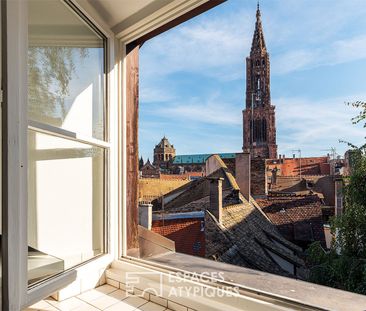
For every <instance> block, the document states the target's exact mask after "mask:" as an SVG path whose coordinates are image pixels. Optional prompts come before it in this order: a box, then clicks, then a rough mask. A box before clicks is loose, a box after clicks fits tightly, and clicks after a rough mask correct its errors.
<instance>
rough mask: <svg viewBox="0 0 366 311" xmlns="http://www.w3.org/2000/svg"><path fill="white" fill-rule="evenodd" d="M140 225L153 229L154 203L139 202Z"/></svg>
mask: <svg viewBox="0 0 366 311" xmlns="http://www.w3.org/2000/svg"><path fill="white" fill-rule="evenodd" d="M139 225H140V226H143V227H145V228H146V229H147V230H151V227H152V204H150V203H147V204H145V203H140V204H139Z"/></svg>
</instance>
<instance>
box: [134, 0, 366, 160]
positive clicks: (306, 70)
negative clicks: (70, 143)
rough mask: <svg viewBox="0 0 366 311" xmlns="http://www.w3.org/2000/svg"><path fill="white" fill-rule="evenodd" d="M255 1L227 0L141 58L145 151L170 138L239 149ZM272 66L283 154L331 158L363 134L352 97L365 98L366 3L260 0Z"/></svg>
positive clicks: (156, 42) (199, 149) (203, 149)
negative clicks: (354, 121) (356, 121)
mask: <svg viewBox="0 0 366 311" xmlns="http://www.w3.org/2000/svg"><path fill="white" fill-rule="evenodd" d="M256 3H257V2H256V0H228V1H227V2H226V3H224V4H222V5H220V6H218V7H216V8H214V9H212V10H211V11H209V12H206V13H204V14H202V15H200V16H198V17H196V18H194V19H192V20H190V21H188V22H186V23H184V24H182V25H180V26H178V27H176V28H174V29H172V30H170V31H168V32H166V33H164V34H162V35H160V36H158V37H156V38H153V39H151V40H150V41H148V42H146V43H145V44H144V45H143V46H142V48H141V53H140V121H139V147H140V154H141V155H142V156H143V158H144V159H145V160H146V159H147V158H148V157H149V158H150V159H151V158H152V151H153V148H154V146H155V144H157V143H158V142H159V140H160V139H161V138H162V137H163V135H164V134H165V135H166V136H167V137H168V138H169V140H170V142H171V143H173V144H174V146H175V148H176V150H177V153H178V154H188V153H219V152H240V151H241V148H242V110H243V109H244V104H245V58H246V57H247V56H248V55H249V51H250V45H251V40H252V35H253V31H254V24H255V11H256ZM261 12H262V23H263V28H264V35H265V40H266V45H267V50H268V52H269V54H270V61H271V97H272V104H273V105H275V106H276V125H277V144H278V152H279V153H280V154H285V155H286V156H291V155H292V153H293V152H292V150H293V149H299V148H300V149H301V150H302V154H303V156H313V155H314V156H317V155H322V154H326V153H327V151H324V150H325V149H330V148H331V147H335V148H336V149H337V152H338V153H339V154H341V155H343V153H344V151H345V150H346V145H345V144H342V143H339V139H343V140H347V141H350V142H352V143H354V144H361V143H362V142H363V141H364V136H366V135H365V134H364V132H365V130H364V129H363V128H362V126H355V125H352V124H351V121H350V119H351V118H352V117H353V116H355V115H356V114H357V113H358V112H357V110H354V109H352V108H350V107H348V106H346V105H345V102H346V101H355V100H366V75H365V73H366V18H364V17H365V16H366V2H365V1H364V0H337V1H334V0H261Z"/></svg>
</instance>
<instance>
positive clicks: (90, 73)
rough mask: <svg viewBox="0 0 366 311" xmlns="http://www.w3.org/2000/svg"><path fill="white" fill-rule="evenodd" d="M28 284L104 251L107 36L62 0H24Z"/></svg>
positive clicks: (106, 152)
mask: <svg viewBox="0 0 366 311" xmlns="http://www.w3.org/2000/svg"><path fill="white" fill-rule="evenodd" d="M28 29H29V47H28V81H29V82H28V92H29V98H28V118H29V130H28V161H29V163H28V188H29V189H28V282H29V283H34V282H36V281H39V280H42V279H43V278H45V277H48V276H50V275H53V274H55V273H59V272H62V271H64V270H66V269H68V268H70V267H73V266H75V265H78V264H80V263H82V262H85V261H87V260H89V259H91V258H93V257H95V256H97V255H99V254H102V253H103V252H104V251H105V243H104V239H105V234H104V211H105V201H106V197H105V195H106V182H105V181H106V166H107V159H108V146H109V145H108V143H107V142H106V141H105V140H106V137H107V135H106V134H107V133H106V126H105V116H106V108H105V107H106V102H105V99H104V98H105V86H104V85H105V77H104V73H105V56H104V55H105V39H104V38H103V36H102V35H101V34H99V33H97V32H96V31H95V30H94V29H93V27H92V26H91V25H89V24H88V23H87V22H85V21H84V20H83V19H82V18H81V17H80V16H78V15H77V14H76V13H75V12H73V11H72V10H71V8H70V7H68V6H67V5H66V4H65V3H64V2H62V1H59V0H49V1H40V0H30V1H29V27H28Z"/></svg>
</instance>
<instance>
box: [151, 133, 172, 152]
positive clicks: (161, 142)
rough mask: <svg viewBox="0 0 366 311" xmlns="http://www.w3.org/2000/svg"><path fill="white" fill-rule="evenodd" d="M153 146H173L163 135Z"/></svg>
mask: <svg viewBox="0 0 366 311" xmlns="http://www.w3.org/2000/svg"><path fill="white" fill-rule="evenodd" d="M155 148H161V149H164V148H174V146H173V145H172V144H171V143H170V142H169V140H168V138H166V137H165V136H164V137H163V138H162V139H161V141H160V142H159V143H158V144H157V145H156V146H155Z"/></svg>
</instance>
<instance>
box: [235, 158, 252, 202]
mask: <svg viewBox="0 0 366 311" xmlns="http://www.w3.org/2000/svg"><path fill="white" fill-rule="evenodd" d="M235 179H236V182H237V183H238V186H239V188H240V192H241V193H242V195H243V196H244V198H245V199H246V200H248V201H249V199H250V184H251V181H250V153H249V152H245V153H237V154H236V156H235Z"/></svg>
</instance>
